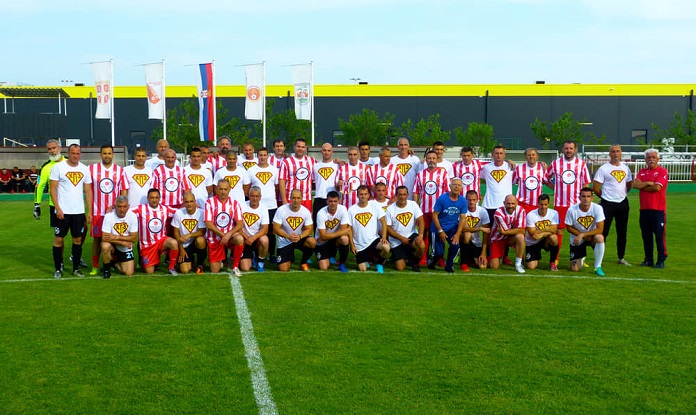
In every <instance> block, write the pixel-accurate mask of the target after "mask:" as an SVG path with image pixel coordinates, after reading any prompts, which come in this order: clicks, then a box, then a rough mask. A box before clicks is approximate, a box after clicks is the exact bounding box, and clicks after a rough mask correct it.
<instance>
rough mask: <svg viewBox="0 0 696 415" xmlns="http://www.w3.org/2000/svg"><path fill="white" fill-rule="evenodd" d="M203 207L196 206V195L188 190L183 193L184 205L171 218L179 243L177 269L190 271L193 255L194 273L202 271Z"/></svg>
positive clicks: (184, 271)
mask: <svg viewBox="0 0 696 415" xmlns="http://www.w3.org/2000/svg"><path fill="white" fill-rule="evenodd" d="M203 219H204V218H203V209H201V208H199V207H198V204H197V201H196V196H195V195H194V194H193V192H191V191H190V190H187V191H186V192H185V193H184V207H182V208H181V209H179V210H177V211H176V213H175V214H174V218H172V229H173V231H174V239H176V241H177V242H178V244H179V271H181V272H182V273H184V274H187V273H189V272H191V269H192V268H191V267H192V266H193V264H194V262H193V259H194V257H195V258H196V274H202V273H203V262H204V261H205V247H206V243H205V229H206V227H205V221H204V220H203Z"/></svg>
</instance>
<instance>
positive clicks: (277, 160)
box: [268, 154, 285, 171]
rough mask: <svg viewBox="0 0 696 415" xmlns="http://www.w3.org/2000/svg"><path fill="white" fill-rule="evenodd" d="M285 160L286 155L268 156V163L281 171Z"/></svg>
mask: <svg viewBox="0 0 696 415" xmlns="http://www.w3.org/2000/svg"><path fill="white" fill-rule="evenodd" d="M283 160H285V157H277V156H276V155H275V154H271V155H270V156H268V164H270V165H271V166H275V167H276V169H278V171H280V166H282V165H283Z"/></svg>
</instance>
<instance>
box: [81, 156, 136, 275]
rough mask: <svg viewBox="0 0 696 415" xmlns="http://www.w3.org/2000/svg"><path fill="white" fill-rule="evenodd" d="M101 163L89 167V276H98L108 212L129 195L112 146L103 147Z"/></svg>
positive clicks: (124, 177) (126, 179)
mask: <svg viewBox="0 0 696 415" xmlns="http://www.w3.org/2000/svg"><path fill="white" fill-rule="evenodd" d="M99 155H100V156H101V163H94V164H91V165H90V166H89V173H90V175H91V177H92V194H93V199H94V206H92V228H91V236H92V238H94V243H92V271H90V273H89V275H97V273H98V272H99V257H100V256H101V242H102V237H101V230H102V222H103V221H104V216H105V215H106V211H107V210H108V209H111V208H112V207H113V206H114V203H115V202H116V198H117V197H118V196H126V195H127V194H128V178H127V177H126V174H125V173H124V172H123V168H122V167H121V166H119V165H118V164H116V163H114V162H113V161H114V148H113V147H112V146H111V144H104V145H103V146H101V150H100V152H99Z"/></svg>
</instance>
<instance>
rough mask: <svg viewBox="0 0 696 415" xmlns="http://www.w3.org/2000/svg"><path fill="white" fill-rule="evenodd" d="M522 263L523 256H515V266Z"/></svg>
mask: <svg viewBox="0 0 696 415" xmlns="http://www.w3.org/2000/svg"><path fill="white" fill-rule="evenodd" d="M520 265H522V258H515V266H516V267H517V266H520Z"/></svg>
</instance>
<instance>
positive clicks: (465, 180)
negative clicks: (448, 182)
mask: <svg viewBox="0 0 696 415" xmlns="http://www.w3.org/2000/svg"><path fill="white" fill-rule="evenodd" d="M485 164H487V163H483V162H481V161H479V160H477V159H473V160H471V163H470V164H469V165H466V164H464V162H463V161H457V162H455V163H454V164H453V165H452V169H453V170H454V177H459V178H460V179H462V184H463V185H464V188H463V189H462V195H463V196H465V197H466V192H468V191H469V190H475V191H476V193H477V194H478V195H479V198H481V180H480V178H481V168H482V167H483V166H484V165H485Z"/></svg>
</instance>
